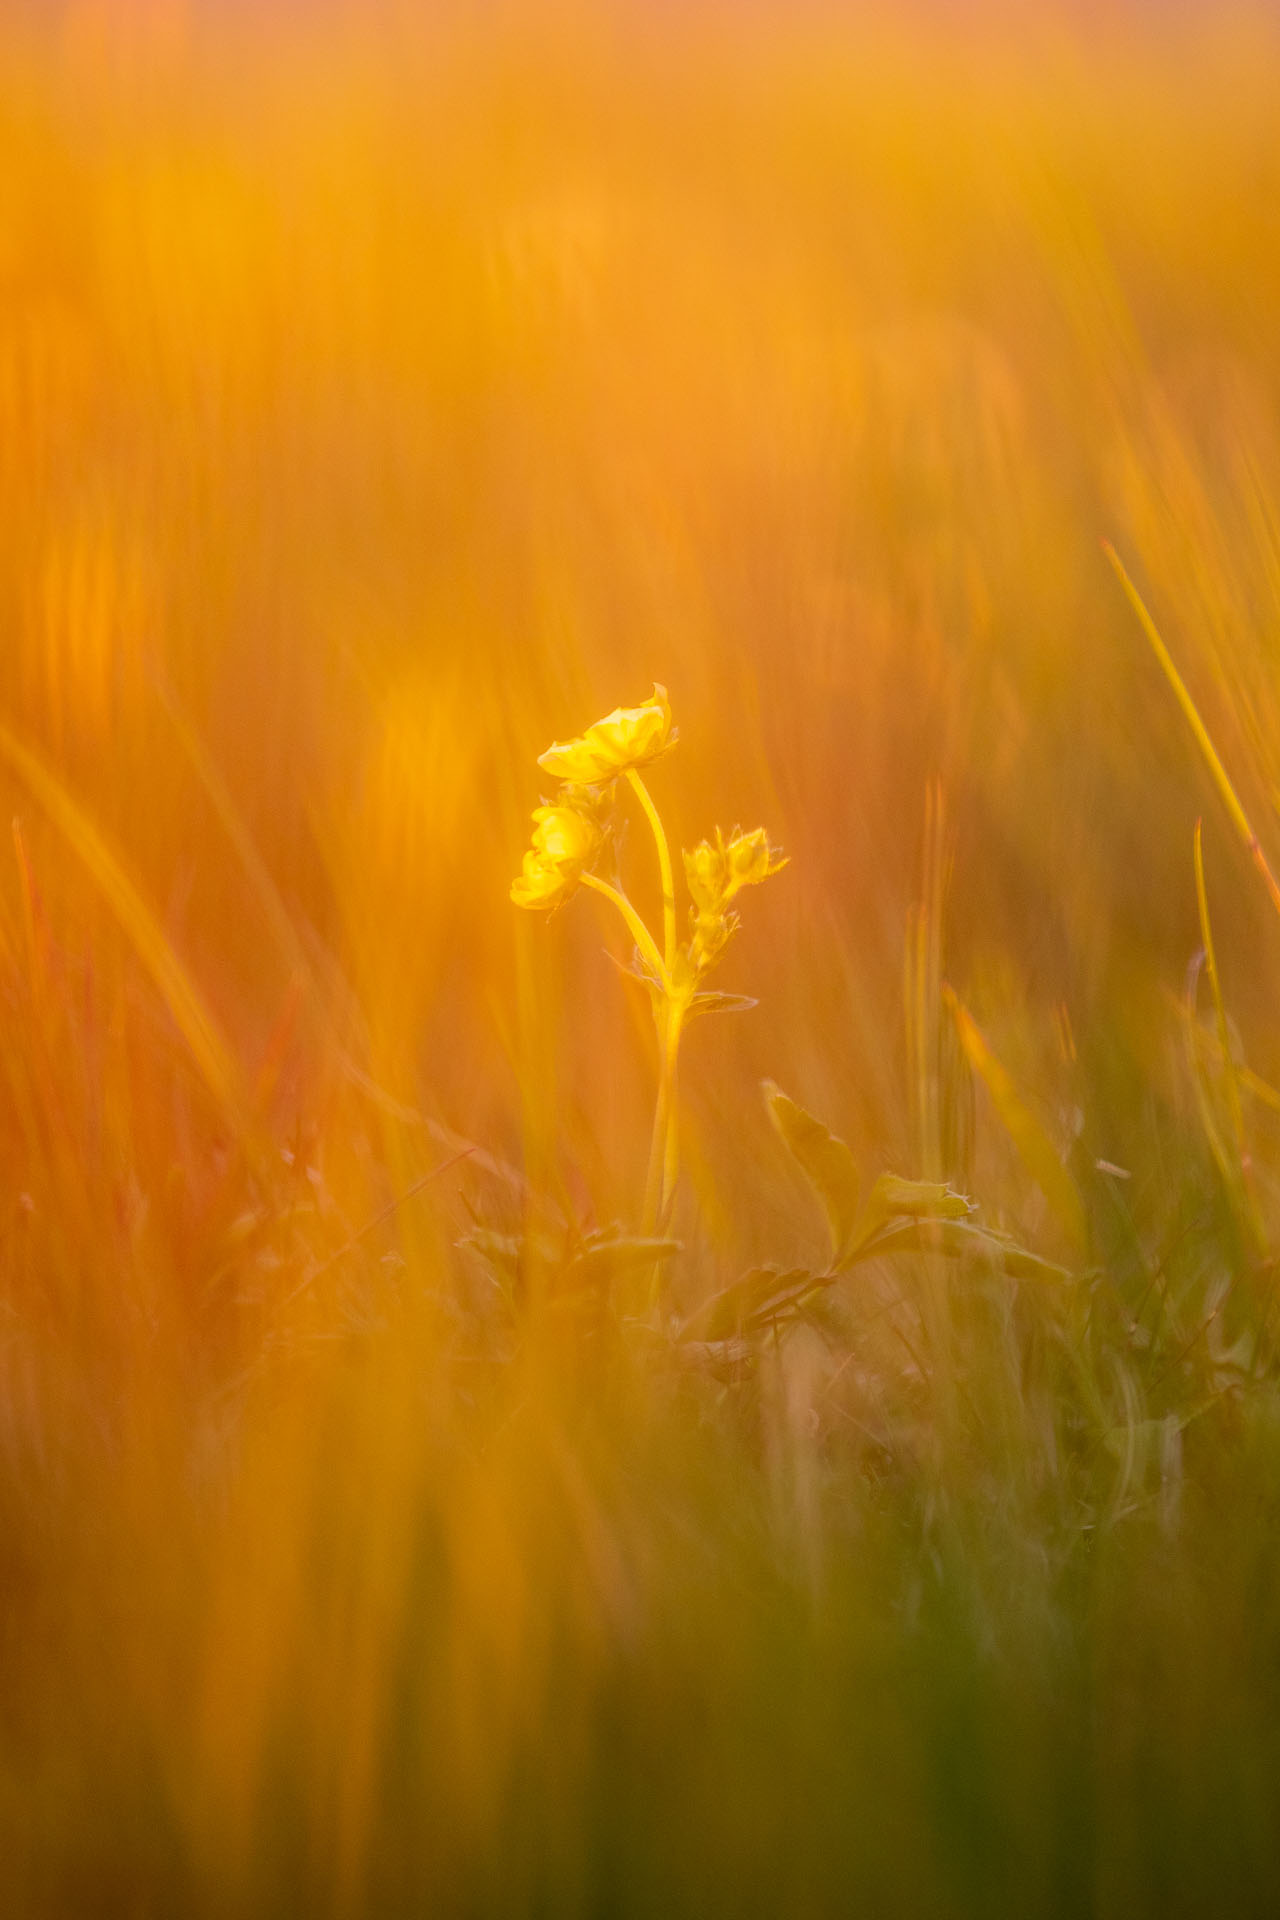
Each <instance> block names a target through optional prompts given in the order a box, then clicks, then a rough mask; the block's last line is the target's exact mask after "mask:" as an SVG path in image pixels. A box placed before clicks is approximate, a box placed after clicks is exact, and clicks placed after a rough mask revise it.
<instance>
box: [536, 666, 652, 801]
mask: <svg viewBox="0 0 1280 1920" xmlns="http://www.w3.org/2000/svg"><path fill="white" fill-rule="evenodd" d="M674 741H675V735H674V734H673V733H672V731H671V706H670V703H669V702H668V700H667V690H666V688H665V687H661V686H658V685H656V684H655V686H654V689H653V698H652V700H649V701H646V703H645V705H644V706H642V707H615V708H614V710H613V712H612V713H611V714H608V715H606V717H605V718H604V719H603V720H597V721H596V723H595V725H594V726H593V727H588V728H587V731H586V732H585V733H584V734H581V735H580V736H579V737H578V739H576V740H563V741H562V740H557V741H555V742H554V744H553V745H551V746H550V747H548V748H547V751H546V752H545V753H544V754H540V755H539V758H538V765H539V766H540V767H545V769H546V771H547V772H548V773H552V774H554V775H555V776H556V778H557V779H558V780H568V781H571V782H572V783H573V785H575V786H579V787H598V786H601V785H603V784H604V782H605V781H607V780H616V779H617V777H618V775H619V774H620V773H625V772H626V771H627V769H628V767H643V766H646V765H647V764H648V763H649V761H650V760H656V759H657V757H658V755H659V754H660V753H663V752H665V751H666V749H667V747H669V746H671V745H673V744H674Z"/></svg>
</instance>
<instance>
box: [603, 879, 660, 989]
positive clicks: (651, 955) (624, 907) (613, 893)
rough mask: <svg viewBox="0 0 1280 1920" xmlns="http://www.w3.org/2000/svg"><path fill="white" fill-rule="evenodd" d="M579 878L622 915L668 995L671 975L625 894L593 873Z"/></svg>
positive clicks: (646, 928) (650, 935)
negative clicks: (610, 902)
mask: <svg viewBox="0 0 1280 1920" xmlns="http://www.w3.org/2000/svg"><path fill="white" fill-rule="evenodd" d="M581 877H582V884H583V886H584V887H590V888H591V890H592V892H593V893H599V894H603V896H604V898H605V899H606V900H611V901H612V902H613V904H614V906H615V907H616V908H617V909H618V912H619V913H620V914H621V915H622V917H623V919H624V920H625V921H626V923H627V926H628V927H629V928H630V930H631V934H632V937H633V938H634V940H635V943H636V945H637V946H638V947H639V949H640V951H641V953H642V954H643V955H644V957H645V959H646V960H647V961H648V963H649V965H650V967H651V968H652V969H653V972H654V973H655V975H656V976H657V978H658V979H659V981H660V982H661V983H662V991H663V992H664V993H665V994H670V992H671V975H670V973H669V972H668V971H667V967H666V963H665V962H664V960H663V958H662V955H661V954H660V953H659V952H658V947H657V943H656V941H655V940H654V937H653V935H652V934H651V933H650V931H649V929H648V927H646V925H645V923H644V921H643V920H642V919H641V918H640V915H639V914H638V913H637V912H636V910H635V908H634V907H633V906H632V904H631V902H630V901H629V900H628V899H627V896H626V894H625V893H619V891H618V889H617V888H616V887H611V886H610V885H609V882H608V881H607V880H601V879H600V878H599V877H598V876H597V875H596V874H594V873H584V874H583V875H582V876H581Z"/></svg>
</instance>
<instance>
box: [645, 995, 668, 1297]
mask: <svg viewBox="0 0 1280 1920" xmlns="http://www.w3.org/2000/svg"><path fill="white" fill-rule="evenodd" d="M670 1016H671V1002H670V1001H669V1000H662V1001H659V1002H658V1003H657V1004H656V1005H655V1006H654V1009H653V1018H654V1024H655V1026H656V1027H657V1029H658V1099H657V1103H656V1105H655V1106H654V1109H653V1133H652V1135H651V1137H650V1140H649V1168H648V1172H647V1173H646V1174H645V1181H644V1211H643V1212H642V1214H641V1216H640V1231H641V1233H642V1234H643V1235H644V1237H645V1239H646V1240H647V1239H651V1238H652V1236H653V1234H654V1233H655V1232H656V1231H657V1226H658V1214H659V1212H660V1210H661V1207H662V1187H663V1182H664V1177H665V1173H666V1147H667V1113H668V1107H669V1096H668V1086H667V1027H668V1025H669V1022H670ZM654 1275H655V1279H656V1277H657V1269H656V1268H655V1270H654Z"/></svg>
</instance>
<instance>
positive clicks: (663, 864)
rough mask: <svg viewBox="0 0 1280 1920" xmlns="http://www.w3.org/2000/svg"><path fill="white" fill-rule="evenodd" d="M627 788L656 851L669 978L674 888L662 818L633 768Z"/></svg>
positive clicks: (672, 953)
mask: <svg viewBox="0 0 1280 1920" xmlns="http://www.w3.org/2000/svg"><path fill="white" fill-rule="evenodd" d="M627 784H628V786H629V787H630V788H631V791H632V792H633V793H634V794H635V796H636V799H637V800H638V801H639V802H640V805H641V806H642V807H643V808H644V810H645V813H646V814H647V815H648V818H649V825H650V826H651V827H652V828H653V838H654V841H655V843H656V845H657V849H658V870H659V872H660V873H661V875H662V944H663V949H664V953H663V957H664V959H665V961H666V968H667V973H668V974H671V973H672V972H673V971H674V969H675V964H676V888H675V881H674V879H673V877H672V873H671V849H670V847H669V846H668V845H667V830H666V828H665V827H664V826H663V824H662V816H661V815H660V814H659V812H658V809H657V808H656V807H655V806H654V804H653V800H652V798H651V796H650V793H649V789H648V787H646V785H645V783H644V781H643V780H642V779H641V778H640V775H639V774H638V773H637V772H636V770H635V768H634V767H628V768H627Z"/></svg>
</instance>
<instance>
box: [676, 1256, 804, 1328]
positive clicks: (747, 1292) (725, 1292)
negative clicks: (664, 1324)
mask: <svg viewBox="0 0 1280 1920" xmlns="http://www.w3.org/2000/svg"><path fill="white" fill-rule="evenodd" d="M818 1284H820V1283H819V1281H818V1280H817V1279H816V1278H815V1276H814V1275H813V1274H812V1273H810V1272H809V1270H808V1268H806V1267H790V1268H787V1269H785V1270H784V1269H782V1268H780V1267H753V1268H752V1269H751V1271H750V1272H749V1273H744V1274H743V1276H742V1278H741V1279H740V1280H734V1281H732V1282H731V1283H730V1285H729V1286H727V1287H724V1288H722V1289H721V1291H720V1292H719V1293H716V1294H713V1295H712V1297H711V1298H710V1300H705V1301H704V1302H703V1304H702V1305H701V1306H700V1307H698V1308H697V1309H696V1311H695V1312H693V1313H692V1314H690V1316H689V1318H688V1319H687V1320H686V1321H685V1323H684V1325H683V1327H682V1328H681V1329H680V1338H681V1340H725V1339H728V1338H729V1336H730V1335H731V1334H736V1333H741V1332H742V1331H743V1330H744V1329H745V1328H747V1327H749V1326H752V1325H753V1324H755V1322H756V1321H757V1320H758V1319H759V1318H760V1317H761V1316H763V1317H764V1318H765V1319H769V1318H771V1317H772V1312H773V1310H774V1304H775V1303H776V1302H778V1301H780V1300H781V1301H783V1302H784V1303H785V1302H786V1301H789V1300H790V1299H791V1297H792V1296H793V1295H800V1296H802V1295H803V1294H805V1293H808V1292H809V1291H810V1290H811V1289H812V1288H813V1287H814V1286H816V1285H818Z"/></svg>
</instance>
